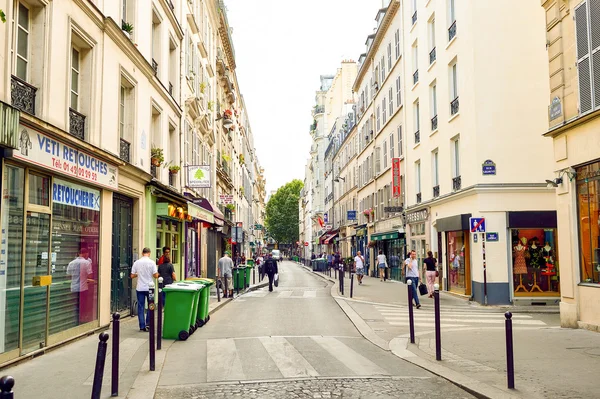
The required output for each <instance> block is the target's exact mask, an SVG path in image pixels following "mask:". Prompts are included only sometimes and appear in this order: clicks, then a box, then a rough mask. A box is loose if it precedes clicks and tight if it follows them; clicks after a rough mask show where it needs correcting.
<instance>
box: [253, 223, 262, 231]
mask: <svg viewBox="0 0 600 399" xmlns="http://www.w3.org/2000/svg"><path fill="white" fill-rule="evenodd" d="M262 229H263V225H262V224H258V223H257V224H255V225H254V230H262Z"/></svg>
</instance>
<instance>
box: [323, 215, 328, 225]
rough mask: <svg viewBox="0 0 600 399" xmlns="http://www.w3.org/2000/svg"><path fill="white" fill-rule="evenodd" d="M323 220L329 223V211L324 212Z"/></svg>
mask: <svg viewBox="0 0 600 399" xmlns="http://www.w3.org/2000/svg"><path fill="white" fill-rule="evenodd" d="M323 221H324V222H325V223H329V216H328V215H327V213H324V214H323Z"/></svg>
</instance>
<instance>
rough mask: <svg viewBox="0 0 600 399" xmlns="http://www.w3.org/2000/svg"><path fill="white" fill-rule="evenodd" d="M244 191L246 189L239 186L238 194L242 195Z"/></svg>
mask: <svg viewBox="0 0 600 399" xmlns="http://www.w3.org/2000/svg"><path fill="white" fill-rule="evenodd" d="M245 193H246V189H245V188H244V187H240V195H244V194H245Z"/></svg>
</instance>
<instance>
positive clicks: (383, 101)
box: [381, 97, 387, 127]
mask: <svg viewBox="0 0 600 399" xmlns="http://www.w3.org/2000/svg"><path fill="white" fill-rule="evenodd" d="M386 102H387V101H386V100H385V97H383V100H381V110H382V111H383V125H382V127H383V126H385V123H386V122H387V112H386V109H387V104H386Z"/></svg>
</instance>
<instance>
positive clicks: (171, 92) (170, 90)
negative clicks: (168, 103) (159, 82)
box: [169, 82, 173, 96]
mask: <svg viewBox="0 0 600 399" xmlns="http://www.w3.org/2000/svg"><path fill="white" fill-rule="evenodd" d="M169 94H170V95H171V96H173V83H171V82H169Z"/></svg>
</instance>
